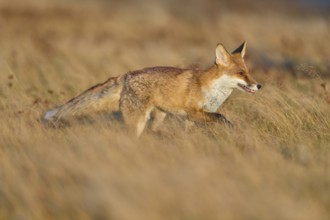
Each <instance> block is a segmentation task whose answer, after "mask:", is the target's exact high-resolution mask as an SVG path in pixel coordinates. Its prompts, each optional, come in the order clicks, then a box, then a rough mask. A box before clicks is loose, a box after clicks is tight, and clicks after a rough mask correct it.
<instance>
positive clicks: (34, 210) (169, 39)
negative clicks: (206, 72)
mask: <svg viewBox="0 0 330 220" xmlns="http://www.w3.org/2000/svg"><path fill="white" fill-rule="evenodd" d="M0 27H1V31H0V73H1V74H0V82H1V86H0V111H1V117H0V122H1V123H0V131H1V132H0V219H124V220H126V219H143V220H145V219H329V218H330V211H329V210H330V197H329V195H330V159H329V158H330V108H329V105H330V94H329V89H328V85H329V76H330V75H329V74H330V73H329V72H330V64H329V63H330V44H329V43H328V41H329V36H330V17H329V4H328V2H327V1H276V2H274V1H270V0H268V1H259V0H255V1H243V0H236V1H229V0H223V1H216V0H205V1H199V0H189V1H188V0H186V1H180V2H178V1H174V0H169V1H161V0H156V1H150V0H141V1H133V0H124V1H120V2H119V1H106V0H103V1H102V0H96V1H92V0H70V1H64V0H62V1H51V0H29V1H19V0H12V1H0ZM244 40H247V42H248V51H247V65H248V67H249V68H250V70H251V74H252V75H253V76H254V77H255V78H256V79H257V80H258V82H260V83H261V84H263V88H262V90H260V91H259V92H258V93H257V94H256V95H254V96H251V95H248V94H244V93H240V92H235V93H234V94H233V95H232V96H231V98H230V99H229V100H228V101H227V102H226V103H225V105H224V106H223V107H222V108H221V109H220V112H221V113H223V114H224V115H226V116H227V117H228V118H229V119H231V120H232V121H233V122H234V123H235V124H236V125H237V126H236V128H235V129H229V130H228V129H227V128H226V127H224V126H222V125H217V124H209V125H202V124H201V125H198V126H197V127H196V128H195V129H193V131H191V132H190V133H186V132H184V131H183V123H182V119H180V118H176V117H173V116H170V117H169V118H167V120H166V122H165V124H164V127H163V129H162V132H161V134H153V133H152V132H150V131H149V130H146V132H145V134H144V135H143V136H142V138H141V139H138V140H137V139H135V138H134V137H130V136H128V135H127V134H126V130H125V128H124V127H123V124H122V123H121V122H120V121H117V120H110V119H109V117H108V115H100V116H97V117H96V116H95V117H94V118H92V119H91V120H87V121H82V122H79V121H78V122H76V123H73V124H72V125H71V126H68V127H64V128H61V129H51V128H47V127H44V126H43V125H42V124H41V123H39V121H38V120H39V117H40V116H41V114H42V113H43V112H44V111H45V110H47V109H49V108H51V107H53V106H55V105H59V104H62V103H64V102H66V101H67V100H68V99H70V98H71V97H72V96H74V95H77V94H79V93H80V92H81V91H83V90H84V89H86V88H87V87H90V86H92V85H94V84H96V83H98V82H101V81H104V80H105V79H107V78H108V77H110V76H115V75H120V74H124V73H126V72H127V71H130V70H135V69H139V68H144V67H147V66H156V65H170V66H182V67H184V66H200V67H201V68H203V67H207V66H209V65H211V64H212V63H213V62H214V50H215V45H216V44H217V43H219V42H221V43H223V44H224V45H225V46H226V47H227V49H228V50H229V51H230V50H233V49H235V48H236V47H237V46H238V45H240V43H242V42H243V41H244Z"/></svg>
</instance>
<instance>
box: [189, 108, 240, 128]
mask: <svg viewBox="0 0 330 220" xmlns="http://www.w3.org/2000/svg"><path fill="white" fill-rule="evenodd" d="M188 119H189V120H191V121H195V122H221V123H225V124H226V125H227V126H228V127H230V128H233V127H234V125H233V123H231V122H230V121H229V120H228V119H227V118H226V117H225V116H223V115H222V114H220V113H210V112H204V111H202V110H198V111H190V112H189V114H188Z"/></svg>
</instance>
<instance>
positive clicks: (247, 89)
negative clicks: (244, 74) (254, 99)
mask: <svg viewBox="0 0 330 220" xmlns="http://www.w3.org/2000/svg"><path fill="white" fill-rule="evenodd" d="M239 86H240V87H241V88H242V89H244V90H245V91H247V92H249V93H252V94H253V93H255V91H254V90H252V89H250V88H249V87H247V86H245V85H242V84H239Z"/></svg>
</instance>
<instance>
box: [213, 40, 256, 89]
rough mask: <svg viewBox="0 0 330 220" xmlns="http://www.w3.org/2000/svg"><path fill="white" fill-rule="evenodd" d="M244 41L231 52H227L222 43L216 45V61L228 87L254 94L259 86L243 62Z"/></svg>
mask: <svg viewBox="0 0 330 220" xmlns="http://www.w3.org/2000/svg"><path fill="white" fill-rule="evenodd" d="M245 51H246V42H244V43H243V44H242V45H241V46H239V47H238V48H237V49H236V50H234V51H233V52H232V53H231V54H230V53H228V52H227V50H226V49H225V48H224V46H223V45H222V44H218V45H217V47H216V62H215V65H216V66H217V67H218V69H219V72H221V73H222V74H223V76H224V77H226V85H227V86H228V87H229V88H230V89H235V88H236V89H239V90H241V91H245V92H248V93H252V94H254V93H255V92H256V91H258V90H259V89H260V88H261V85H260V84H258V83H257V82H256V81H255V79H253V77H252V76H251V75H250V73H249V70H248V69H247V67H246V65H245V62H244V55H245Z"/></svg>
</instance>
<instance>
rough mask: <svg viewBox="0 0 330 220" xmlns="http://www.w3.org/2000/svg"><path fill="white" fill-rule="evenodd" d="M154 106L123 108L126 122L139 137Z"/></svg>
mask: <svg viewBox="0 0 330 220" xmlns="http://www.w3.org/2000/svg"><path fill="white" fill-rule="evenodd" d="M151 110H152V108H151V107H149V108H143V109H141V108H139V109H134V108H126V107H124V108H122V110H121V111H122V114H123V118H124V121H125V124H126V125H127V126H128V128H129V130H131V131H133V132H134V133H135V135H136V136H137V137H140V136H141V134H142V132H143V130H144V128H145V126H146V124H147V122H148V120H149V118H150V112H151Z"/></svg>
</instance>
